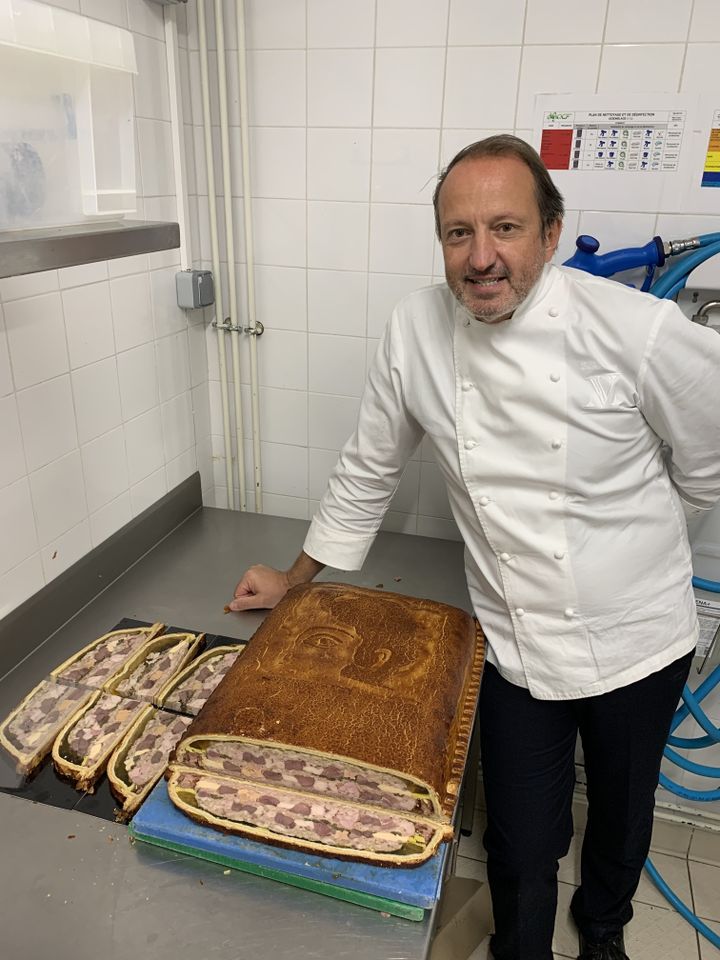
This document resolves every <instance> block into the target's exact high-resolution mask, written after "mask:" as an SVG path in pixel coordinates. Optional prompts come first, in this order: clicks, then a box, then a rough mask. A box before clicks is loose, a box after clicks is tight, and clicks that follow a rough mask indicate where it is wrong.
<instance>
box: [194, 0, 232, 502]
mask: <svg viewBox="0 0 720 960" xmlns="http://www.w3.org/2000/svg"><path fill="white" fill-rule="evenodd" d="M198 41H199V43H198V45H199V47H200V87H201V90H202V105H203V130H204V133H205V165H206V167H207V184H208V208H209V210H210V246H211V249H212V268H213V276H214V277H215V322H216V330H217V340H218V358H219V362H220V400H221V402H222V415H223V440H224V442H225V478H226V481H227V488H228V506H229V507H230V509H231V510H234V509H235V494H234V491H233V476H232V444H231V442H230V408H229V405H228V379H227V365H226V362H225V330H224V325H225V314H224V311H223V302H222V277H221V275H220V252H219V250H218V226H217V207H216V201H215V170H214V167H213V148H212V122H211V117H210V85H209V80H208V55H207V30H206V27H205V0H198Z"/></svg>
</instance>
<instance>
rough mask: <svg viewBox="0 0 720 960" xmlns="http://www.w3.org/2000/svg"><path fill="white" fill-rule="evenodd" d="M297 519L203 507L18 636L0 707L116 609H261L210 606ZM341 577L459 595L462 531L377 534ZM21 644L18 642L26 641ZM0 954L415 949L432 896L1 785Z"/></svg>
mask: <svg viewBox="0 0 720 960" xmlns="http://www.w3.org/2000/svg"><path fill="white" fill-rule="evenodd" d="M306 530H307V523H306V522H304V521H299V520H288V519H281V518H277V517H266V516H257V515H254V514H240V513H233V512H230V511H226V510H215V509H207V508H205V509H202V510H201V511H200V512H198V513H196V514H195V515H193V516H191V517H190V518H189V519H188V520H187V521H186V522H185V523H183V524H182V525H181V526H179V527H178V528H177V529H175V530H174V531H173V532H172V533H171V534H170V535H169V536H168V537H166V538H165V539H164V540H162V541H161V542H160V543H159V544H158V545H157V546H156V547H155V548H154V549H152V550H151V551H150V552H149V553H147V554H146V555H145V556H144V557H142V559H140V560H139V561H138V562H137V563H136V564H135V565H134V566H132V567H131V568H130V569H129V570H127V572H126V573H125V574H124V575H123V576H121V577H120V578H119V579H118V580H116V581H115V582H114V583H112V584H111V585H110V586H109V587H108V588H107V589H106V590H105V591H104V592H103V593H102V594H100V595H99V596H98V597H97V598H96V599H95V600H93V601H92V602H91V603H90V604H88V605H87V606H86V607H85V608H84V609H82V610H81V611H80V612H79V613H77V615H76V616H75V617H73V619H72V620H71V621H70V622H68V623H67V624H65V625H64V626H63V627H62V628H61V629H60V630H59V631H57V632H56V633H55V634H54V635H52V636H51V637H50V638H49V639H48V640H47V641H46V642H44V643H42V644H41V645H40V646H39V647H37V649H34V650H33V647H35V646H36V643H35V642H33V638H32V637H28V638H27V651H28V654H29V656H27V658H26V659H25V660H23V661H22V662H21V663H19V664H18V665H17V666H16V667H15V668H14V669H13V670H12V671H11V672H10V673H9V674H8V675H7V676H6V677H5V678H4V679H3V680H2V681H1V682H0V717H2V716H5V715H6V714H7V713H8V712H9V711H10V710H11V709H12V707H13V706H14V705H15V704H16V703H17V702H18V701H19V700H20V699H21V698H22V697H23V696H24V695H25V694H26V693H27V692H28V691H29V690H30V689H31V687H32V686H34V685H35V684H36V683H38V682H39V681H40V679H42V678H43V677H44V676H45V675H46V674H47V673H48V672H49V671H50V670H51V669H52V668H53V667H55V666H56V665H57V664H59V663H60V662H62V661H63V660H64V659H65V658H66V657H67V656H68V655H69V654H70V653H71V652H72V651H74V650H77V649H78V648H79V647H80V646H82V645H83V644H85V643H87V642H89V641H90V640H91V639H93V638H94V637H96V636H98V635H100V634H101V633H103V632H105V631H107V630H109V629H111V628H112V627H113V626H114V625H115V624H116V623H118V622H119V621H120V620H121V619H123V618H124V617H130V618H134V619H138V620H146V621H156V620H160V621H162V622H164V623H166V624H168V625H174V626H182V627H187V628H189V629H197V630H204V631H207V632H210V633H218V634H224V635H225V636H231V637H235V638H237V639H244V640H246V639H248V638H249V637H250V636H251V635H252V633H253V632H254V630H255V629H256V628H257V626H258V625H259V624H260V622H261V621H262V619H263V616H264V614H263V613H246V614H231V615H224V614H223V605H224V604H225V603H226V602H227V601H228V599H229V598H230V597H231V595H232V590H233V587H234V585H235V583H236V582H237V580H238V579H239V577H240V574H241V573H242V572H243V570H244V569H245V568H246V567H247V566H248V565H249V564H250V563H252V562H262V563H267V564H270V565H273V566H287V565H289V563H290V562H291V560H292V559H293V558H294V557H295V556H296V554H297V553H298V551H299V550H300V548H301V546H302V543H303V540H304V536H305V531H306ZM320 579H329V580H330V579H340V580H343V581H347V582H351V583H355V584H359V585H363V586H371V587H376V586H378V585H379V584H382V585H383V587H384V589H386V590H393V591H396V592H399V593H406V594H409V595H415V596H426V597H432V598H434V599H437V600H442V601H445V602H447V603H452V604H455V605H457V606H460V607H463V608H465V609H468V610H469V609H470V605H469V599H468V595H467V591H466V586H465V576H464V572H463V563H462V545H461V544H460V543H456V542H452V541H446V540H432V539H428V538H425V537H411V536H406V535H402V534H392V533H382V534H380V535H379V536H378V538H377V541H376V543H375V545H374V546H373V548H372V550H371V552H370V555H369V557H368V559H367V561H366V563H365V566H364V568H363V570H362V571H361V572H359V573H351V574H347V573H340V572H337V571H333V570H326V571H325V572H324V573H323V575H322V576H321V578H320ZM30 651H32V652H30ZM0 824H1V825H2V827H1V830H2V843H1V847H0V849H1V856H0V903H1V904H2V913H1V916H2V925H1V926H0V944H1V945H2V946H1V947H0V955H2V957H3V958H8V960H16V958H20V957H28V958H30V960H38V958H40V957H43V956H52V957H54V958H55V960H65V958H68V960H69V958H72V960H86V958H87V960H97V958H98V957H101V958H103V960H116V958H117V960H121V958H122V960H126V958H129V957H137V958H143V960H145V958H148V960H149V958H152V960H171V958H172V960H177V958H178V957H180V956H183V957H192V958H194V960H206V958H207V960H210V958H212V960H238V958H245V957H248V958H250V957H252V958H254V960H255V958H258V957H260V958H263V957H268V958H273V960H282V958H288V960H290V958H292V960H296V958H299V957H308V958H309V957H313V958H328V960H330V958H333V960H338V958H342V957H347V958H351V960H365V958H367V960H371V958H372V960H391V958H392V960H415V958H422V957H426V956H427V955H428V952H429V949H430V943H431V939H432V932H433V926H434V922H435V911H432V912H430V913H428V915H427V916H426V918H425V920H424V921H422V922H420V923H418V922H413V921H409V920H401V919H398V918H395V917H386V916H384V915H381V914H379V913H376V912H374V911H372V910H369V909H365V908H363V907H358V906H355V905H353V904H348V903H343V902H340V901H337V900H333V899H330V898H328V897H324V896H320V895H317V894H312V893H309V892H306V891H303V890H300V889H296V888H294V887H289V886H286V885H283V884H281V883H277V882H275V881H271V880H263V879H260V878H257V877H253V876H251V875H248V874H244V873H241V872H238V871H234V870H233V871H226V870H224V869H223V868H222V867H221V866H217V865H215V864H212V863H208V862H205V861H202V860H197V859H194V858H191V857H185V856H183V855H180V854H172V853H169V852H168V851H163V850H161V849H159V848H153V847H148V846H146V845H144V844H140V843H136V844H130V842H129V840H128V837H127V831H126V828H125V827H124V826H121V825H119V824H116V823H112V822H109V821H107V820H100V819H97V818H96V817H93V816H89V815H87V814H84V813H79V812H78V811H77V810H64V809H59V808H57V807H51V806H48V805H46V804H44V803H33V802H31V801H29V800H26V799H21V798H18V797H13V796H11V795H8V794H5V793H0Z"/></svg>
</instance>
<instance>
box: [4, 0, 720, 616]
mask: <svg viewBox="0 0 720 960" xmlns="http://www.w3.org/2000/svg"><path fill="white" fill-rule="evenodd" d="M54 2H56V3H58V5H61V6H64V7H68V8H69V9H75V10H79V9H80V5H81V2H80V0H54ZM233 6H234V5H233V4H232V3H230V2H226V3H225V9H226V18H225V27H226V41H227V48H228V50H234V48H235V44H236V39H235V29H234V13H233ZM208 7H209V12H210V21H211V22H210V23H209V29H208V32H209V37H210V40H211V44H214V42H215V40H214V38H215V30H214V23H213V22H212V21H213V19H214V18H213V16H212V4H209V5H208ZM715 7H716V4H715V2H714V0H657V2H656V3H654V4H653V9H652V15H647V11H645V9H644V5H642V4H632V3H630V4H629V3H627V2H625V0H598V2H597V3H594V4H590V5H584V6H583V5H578V4H576V3H571V2H570V0H504V2H503V4H502V5H501V6H498V5H497V4H496V3H492V2H491V0H412V2H410V0H250V2H248V3H247V5H246V9H247V36H248V44H249V47H250V52H249V57H248V76H249V108H250V124H251V137H250V141H251V143H250V148H251V171H250V172H251V182H252V194H253V199H252V213H253V235H254V242H255V250H254V253H255V263H256V267H255V293H256V305H257V316H258V318H259V319H261V320H262V321H263V323H264V324H265V325H266V333H265V335H264V336H263V337H262V338H261V339H260V340H259V342H258V359H259V366H260V384H261V386H260V421H261V436H262V441H263V453H264V459H265V461H266V464H265V466H266V482H267V483H268V484H269V486H268V487H267V494H266V498H265V509H266V510H267V511H271V510H277V511H280V512H286V513H288V514H289V515H292V516H307V515H308V511H310V512H311V511H312V508H313V505H314V503H315V502H316V501H317V499H318V498H319V497H320V495H321V493H322V489H321V488H322V486H323V484H324V482H325V480H326V477H327V473H328V472H329V470H330V469H331V467H332V464H333V463H334V460H335V458H336V451H337V450H338V449H339V448H340V446H341V445H342V444H343V442H344V440H345V439H346V438H347V436H348V435H349V433H350V432H351V431H352V429H353V426H354V422H355V417H356V415H357V406H358V394H359V392H360V390H361V389H362V382H363V377H364V371H365V369H366V366H367V363H368V358H369V357H370V356H371V355H372V354H373V353H374V350H375V348H376V345H377V343H378V340H379V338H380V336H381V335H382V331H383V329H384V326H385V323H386V322H387V318H388V317H389V315H390V313H391V310H392V307H393V305H394V303H395V302H397V300H398V299H400V298H401V297H402V296H404V295H405V294H406V293H408V292H410V291H411V290H414V289H417V288H419V287H421V286H424V285H426V284H427V283H429V282H430V281H431V279H433V278H438V279H439V278H440V277H441V276H442V261H441V257H440V256H439V252H438V248H437V245H436V243H435V240H434V238H433V218H432V210H431V208H430V204H429V201H430V197H431V193H432V187H433V182H432V181H433V177H434V175H435V173H436V171H437V169H438V167H439V166H441V165H442V164H444V163H446V162H447V161H448V160H449V159H450V158H451V156H452V155H453V154H454V153H455V152H456V150H457V149H459V148H460V147H461V146H463V145H465V144H466V143H469V142H472V141H473V140H477V139H480V138H481V137H483V136H486V135H489V134H490V133H494V132H500V131H510V132H515V133H517V134H518V135H519V136H523V137H526V138H530V137H531V135H532V134H531V127H532V122H533V102H534V97H535V94H536V93H538V92H547V91H563V90H576V91H577V90H587V91H592V92H595V91H597V90H612V91H618V92H621V91H622V90H624V89H628V90H630V89H633V88H635V89H637V87H638V85H639V84H641V85H642V86H643V87H645V88H648V87H649V86H653V87H655V88H656V89H657V88H659V87H662V88H664V89H671V90H679V89H682V90H688V91H695V90H700V89H705V88H707V87H708V86H710V87H711V86H712V84H713V83H714V81H715V74H716V66H715V65H716V63H717V59H718V54H719V53H720V25H718V24H719V23H720V21H719V20H718V18H717V16H716V10H715ZM82 11H83V12H85V13H87V14H88V15H89V16H93V17H97V18H99V19H104V20H107V21H108V22H114V23H118V22H125V23H126V24H127V26H128V27H129V28H130V29H131V30H132V31H133V32H134V34H135V39H136V48H137V52H138V63H139V67H140V74H139V76H138V78H137V80H136V82H135V99H136V113H137V117H138V119H137V121H136V131H137V140H138V147H137V156H138V164H139V173H140V188H141V199H140V209H141V212H143V211H144V213H145V214H146V215H154V216H163V217H172V216H173V215H174V208H175V184H174V178H173V172H172V162H171V159H172V158H171V149H170V148H171V140H170V132H171V131H170V124H169V116H170V113H169V94H168V88H167V82H166V77H165V69H164V61H165V49H164V30H163V10H162V7H161V6H159V5H157V4H153V3H149V2H147V0H123V2H122V3H120V4H110V3H109V2H108V0H82ZM180 14H181V16H180V42H181V46H182V47H183V48H184V47H187V52H186V51H185V50H184V49H183V51H182V53H181V65H182V72H183V77H182V88H183V90H184V93H185V103H184V121H185V127H184V130H185V132H186V133H187V134H188V142H187V144H186V158H187V166H188V191H189V194H190V196H189V205H190V211H191V236H190V245H191V250H192V251H193V255H194V257H195V260H196V262H202V264H203V265H204V266H206V265H208V261H209V258H210V244H209V234H208V223H209V217H208V206H207V196H206V194H207V186H206V182H205V158H204V146H203V139H202V105H201V98H200V95H199V94H200V82H199V56H198V53H197V49H198V43H197V25H196V23H195V17H196V11H195V6H194V5H193V4H189V5H188V9H187V10H182V11H180ZM185 21H187V27H186V26H185ZM215 62H216V57H215V55H214V54H213V56H212V57H211V64H210V67H211V75H212V72H213V70H214V67H215ZM228 75H229V81H230V85H231V89H230V96H229V102H230V116H231V123H232V126H231V130H230V140H231V149H232V151H233V156H234V157H235V158H237V157H238V150H239V127H238V126H237V124H238V118H239V112H238V103H239V97H238V91H237V62H236V58H235V56H234V55H230V56H229V57H228ZM213 87H214V81H213ZM211 99H212V103H213V110H214V115H213V118H214V122H215V124H217V95H216V91H215V90H214V89H213V90H212V92H211ZM214 143H215V151H214V152H215V169H216V184H217V186H218V189H219V188H220V185H221V179H220V170H219V162H218V150H217V146H218V144H219V135H218V129H217V126H215V128H214ZM232 189H233V195H234V197H235V199H234V201H233V212H234V217H235V220H236V223H235V237H236V247H235V259H236V261H237V263H236V272H237V276H238V280H239V299H240V304H241V309H242V310H244V304H245V278H244V264H243V262H242V261H243V259H244V256H245V250H244V236H243V207H242V200H241V193H242V181H241V176H240V163H239V161H237V160H236V162H234V163H233V170H232ZM220 219H221V229H222V210H221V209H220ZM691 219H692V220H693V224H690V223H685V222H684V221H683V218H682V217H678V216H675V217H668V216H666V217H664V218H658V219H657V220H656V218H655V211H647V210H639V211H636V212H635V213H629V214H623V215H622V216H615V215H608V214H598V213H596V212H594V211H593V210H592V204H591V202H588V207H587V209H585V210H582V211H579V210H572V211H568V216H567V219H566V228H565V232H564V235H563V237H562V240H561V246H560V250H559V252H558V259H560V260H562V259H564V258H566V257H567V256H569V255H570V253H571V252H572V248H573V246H574V237H575V235H576V234H577V232H578V230H579V229H582V230H583V231H587V232H591V233H594V234H595V235H597V236H598V237H599V239H600V240H601V242H602V243H603V246H604V247H606V248H607V247H609V246H613V245H615V244H616V243H620V242H622V243H626V242H635V241H637V242H644V241H646V240H647V239H649V238H650V237H651V236H652V234H653V233H654V232H662V231H663V230H666V231H667V232H668V233H669V234H675V235H683V234H685V233H693V232H697V230H696V229H693V227H694V226H695V224H696V223H697V219H698V218H691ZM701 226H702V228H703V229H704V230H713V229H717V227H718V224H717V219H716V218H703V222H702V224H701ZM221 248H223V249H224V238H222V240H221ZM178 263H179V259H178V254H177V253H176V252H171V253H161V254H153V255H151V256H149V257H148V256H145V255H142V256H139V257H128V258H126V259H124V260H122V261H110V262H109V263H107V264H105V263H100V264H95V265H89V266H87V267H79V268H68V269H65V270H62V271H50V272H48V273H46V274H37V275H30V276H26V277H15V278H10V279H7V280H2V281H0V398H2V400H1V401H0V442H2V446H3V452H4V458H3V463H2V466H1V467H0V504H1V505H2V506H1V507H0V509H6V508H7V506H6V505H7V503H8V502H9V501H8V494H7V491H12V495H13V496H14V497H15V498H16V500H19V501H22V503H23V504H24V506H23V508H22V509H21V510H19V511H18V512H17V513H16V514H13V523H16V524H19V526H18V527H17V529H16V532H15V533H14V534H13V535H12V537H11V539H13V540H16V541H22V546H17V545H16V546H15V547H14V548H13V550H12V551H8V552H7V553H6V555H5V562H6V563H7V562H10V564H11V565H10V567H9V568H7V569H4V570H0V574H1V575H0V611H2V610H5V609H11V608H12V606H14V605H16V604H17V603H19V602H21V601H22V599H24V598H25V597H26V596H27V595H28V594H29V593H31V592H32V591H33V590H34V589H37V587H39V586H40V585H42V583H43V582H45V581H46V580H47V579H49V578H50V577H51V576H55V575H57V573H58V572H59V571H60V570H61V569H64V568H65V567H64V566H63V564H65V565H66V564H67V563H69V562H71V560H72V559H73V558H75V557H76V556H78V555H79V552H81V551H83V550H85V549H86V548H87V547H88V544H91V545H97V544H98V543H100V542H102V541H103V540H104V539H105V538H106V537H108V536H110V535H111V534H112V533H113V532H115V531H116V530H117V529H119V528H120V527H121V526H122V525H123V524H124V523H126V522H127V521H128V520H129V519H131V517H132V516H135V515H137V513H138V512H139V511H141V510H142V509H144V507H146V506H147V505H148V504H149V503H151V502H153V501H154V500H155V499H157V498H158V497H159V496H161V495H162V494H163V493H164V492H165V491H166V490H167V489H169V488H171V487H172V486H173V485H174V484H176V483H177V482H179V481H180V480H181V479H184V478H185V477H186V476H188V475H189V474H190V473H191V472H193V471H194V470H195V469H196V467H197V468H199V470H200V473H201V477H202V484H203V491H204V495H205V496H206V497H207V498H208V501H210V500H213V501H216V500H217V501H218V502H222V500H223V497H224V496H225V495H226V493H225V492H224V484H225V470H224V465H223V460H222V457H223V456H224V450H223V444H222V441H221V439H220V437H219V434H220V432H221V427H220V424H221V416H220V401H219V383H218V378H219V372H218V369H219V368H218V361H217V347H216V334H215V332H214V331H212V330H211V329H210V328H209V327H208V326H206V323H207V322H208V321H209V320H210V319H211V318H212V311H207V316H206V317H205V318H202V317H192V318H191V321H190V323H188V317H187V315H186V314H185V313H184V312H183V311H180V310H179V309H178V308H177V306H176V303H175V292H174V275H175V271H176V269H177V266H176V265H177V264H178ZM710 269H712V268H710ZM226 286H227V284H226V281H225V280H224V279H223V280H222V287H223V288H224V289H226ZM226 302H227V301H226ZM241 349H242V370H243V387H242V395H243V398H244V404H245V416H244V432H245V435H246V437H247V438H248V441H247V443H246V447H247V449H248V450H249V449H251V445H250V443H249V437H250V407H249V388H248V385H247V380H248V370H249V363H248V350H247V344H246V343H245V342H244V341H243V342H242V348H241ZM213 455H215V456H216V457H219V459H218V460H217V461H216V462H215V466H216V468H217V469H216V470H213V469H212V462H211V457H212V456H213ZM421 457H422V459H421ZM78 465H79V466H80V468H81V483H80V485H79V490H78V492H77V499H76V501H73V499H72V497H71V498H70V502H69V503H68V504H67V509H66V510H65V513H64V519H62V520H61V519H60V517H61V516H62V515H63V514H62V512H61V511H58V513H57V517H58V521H57V522H58V524H59V526H62V527H64V529H63V530H62V531H58V530H53V529H52V523H50V521H49V520H48V518H49V517H52V516H53V493H52V484H49V483H46V484H45V486H43V478H44V477H47V476H52V475H53V472H54V471H57V472H58V474H59V475H60V476H64V477H65V478H66V479H67V477H69V475H70V473H72V472H73V471H74V475H75V477H76V479H77V469H78ZM251 467H252V464H251V462H249V463H248V470H251ZM31 491H32V492H31ZM41 491H44V492H41ZM81 499H84V503H85V506H84V507H83V510H82V511H80V500H81ZM36 500H37V503H36V502H35V501H36ZM73 503H74V505H73ZM38 504H39V506H38ZM4 515H5V514H3V516H4ZM449 516H450V515H449V510H448V505H447V499H446V497H445V496H444V492H443V488H442V480H441V478H440V476H439V474H438V472H437V468H436V467H435V466H434V464H433V463H432V462H431V454H429V453H427V450H426V447H425V446H423V448H422V451H421V453H420V454H418V455H417V458H416V459H414V460H413V461H411V464H410V467H409V468H408V471H407V472H406V474H405V476H404V477H403V480H402V482H401V485H400V488H399V490H398V494H397V496H396V499H395V501H394V502H393V505H392V510H391V513H390V514H389V516H388V519H387V522H386V527H387V528H388V529H397V530H404V531H410V532H415V531H417V532H418V533H421V534H425V535H430V536H456V535H457V532H456V530H455V528H454V525H453V523H452V521H451V520H450V519H449ZM48 524H50V525H49V526H48ZM13 529H15V528H13ZM41 531H42V533H41ZM38 537H41V539H42V540H43V541H44V539H45V538H46V537H49V540H48V541H47V542H41V539H38ZM53 553H57V555H56V556H55V557H54V558H53ZM8 558H10V560H9V561H8Z"/></svg>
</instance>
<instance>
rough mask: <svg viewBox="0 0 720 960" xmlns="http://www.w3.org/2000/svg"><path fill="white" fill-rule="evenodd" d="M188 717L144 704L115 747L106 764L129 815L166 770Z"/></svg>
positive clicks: (116, 793) (111, 781) (119, 798)
mask: <svg viewBox="0 0 720 960" xmlns="http://www.w3.org/2000/svg"><path fill="white" fill-rule="evenodd" d="M191 722H192V718H191V717H181V716H178V715H177V714H176V713H168V712H167V711H165V710H156V709H155V708H154V707H146V708H145V710H143V712H142V713H141V714H140V716H139V717H138V718H137V719H136V720H135V722H134V723H133V725H132V727H131V728H130V730H128V732H127V733H126V734H125V736H124V737H123V739H122V741H121V742H120V743H119V744H118V746H117V747H116V748H115V750H114V752H113V754H112V756H111V757H110V760H109V761H108V766H107V776H108V780H109V782H110V789H111V790H112V792H113V795H114V796H115V797H116V798H117V800H119V801H120V803H121V804H122V813H123V816H124V817H129V816H131V815H132V814H133V813H134V812H135V811H136V810H137V808H138V807H139V806H140V804H141V803H142V802H143V800H144V799H145V797H146V796H147V795H148V793H149V792H150V791H151V790H152V788H153V786H154V785H155V784H156V783H157V781H158V780H159V779H160V777H161V776H162V775H163V773H164V772H165V768H166V767H167V762H168V757H169V755H170V752H171V751H172V749H173V748H174V746H175V744H176V743H177V742H178V740H179V739H180V737H181V736H182V735H183V733H185V731H186V730H187V728H188V724H190V723H191Z"/></svg>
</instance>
